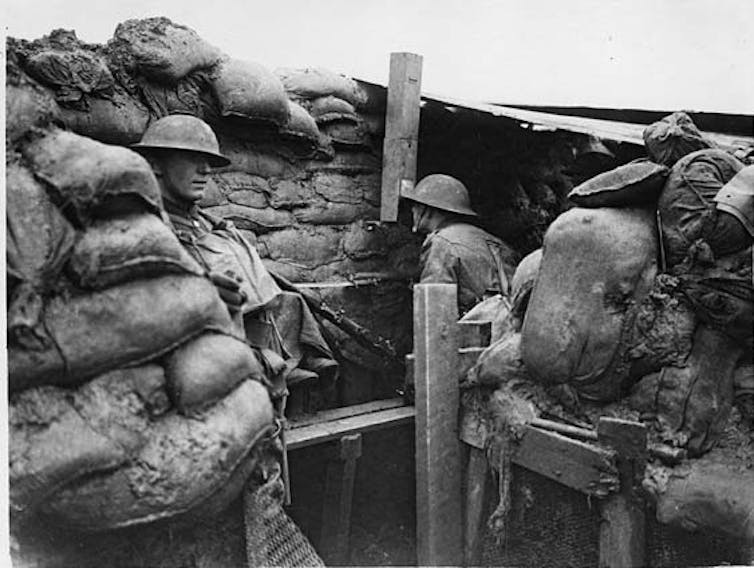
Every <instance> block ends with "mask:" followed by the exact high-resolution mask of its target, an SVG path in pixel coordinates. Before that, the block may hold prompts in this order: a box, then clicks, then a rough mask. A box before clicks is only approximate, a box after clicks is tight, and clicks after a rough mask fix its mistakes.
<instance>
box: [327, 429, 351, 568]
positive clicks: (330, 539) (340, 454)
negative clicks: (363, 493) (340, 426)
mask: <svg viewBox="0 0 754 568" xmlns="http://www.w3.org/2000/svg"><path fill="white" fill-rule="evenodd" d="M360 457H361V434H351V435H347V436H343V437H342V438H341V439H340V441H339V442H338V448H337V455H336V456H335V457H334V459H332V460H331V461H330V463H328V464H327V475H326V478H325V496H324V503H323V507H322V532H321V535H320V542H319V550H320V553H321V554H322V558H323V560H325V562H327V563H328V564H334V565H342V564H348V561H349V558H348V557H349V553H350V548H349V541H350V537H351V504H352V502H353V482H354V478H355V477H356V461H357V460H358V459H359V458H360Z"/></svg>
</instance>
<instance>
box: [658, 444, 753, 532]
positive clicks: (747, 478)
mask: <svg viewBox="0 0 754 568" xmlns="http://www.w3.org/2000/svg"><path fill="white" fill-rule="evenodd" d="M643 487H644V488H645V489H646V491H647V493H648V494H649V495H651V496H652V498H653V500H654V501H655V502H656V511H657V513H656V515H657V520H658V521H660V522H661V523H663V524H667V525H671V526H675V527H679V528H682V529H684V530H687V531H694V532H697V531H699V532H704V533H709V532H711V533H717V534H724V535H728V536H732V537H734V538H737V539H741V541H742V542H744V543H749V544H750V543H752V542H754V471H752V470H751V469H750V468H748V467H746V465H745V464H742V463H740V462H737V461H736V460H733V459H730V458H728V459H718V458H717V456H715V455H714V453H711V454H709V455H708V456H704V457H703V458H700V459H695V460H689V461H687V462H685V463H683V464H682V465H680V466H678V467H675V468H673V469H668V468H650V469H649V470H648V472H647V474H646V475H645V479H644V482H643Z"/></svg>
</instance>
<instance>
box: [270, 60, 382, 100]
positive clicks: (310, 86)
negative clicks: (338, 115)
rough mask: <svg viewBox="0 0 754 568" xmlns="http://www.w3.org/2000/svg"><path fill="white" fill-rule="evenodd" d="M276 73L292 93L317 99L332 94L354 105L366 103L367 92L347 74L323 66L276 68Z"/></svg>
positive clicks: (286, 89) (286, 88)
mask: <svg viewBox="0 0 754 568" xmlns="http://www.w3.org/2000/svg"><path fill="white" fill-rule="evenodd" d="M275 74H276V75H277V76H278V77H279V78H280V81H281V82H282V83H283V86H284V87H285V91H286V92H287V93H290V94H291V95H293V96H295V97H299V98H303V99H317V98H320V97H326V96H328V95H332V96H334V97H337V98H339V99H343V100H345V101H348V102H349V103H351V104H352V105H354V106H358V105H360V104H364V103H365V102H366V100H367V96H366V92H365V91H364V90H363V89H362V88H361V87H359V84H358V83H357V82H356V81H354V80H353V79H351V78H350V77H346V76H345V75H341V74H339V73H334V72H333V71H330V70H328V69H323V68H321V67H316V68H315V67H306V68H304V69H288V68H284V67H281V68H278V69H275Z"/></svg>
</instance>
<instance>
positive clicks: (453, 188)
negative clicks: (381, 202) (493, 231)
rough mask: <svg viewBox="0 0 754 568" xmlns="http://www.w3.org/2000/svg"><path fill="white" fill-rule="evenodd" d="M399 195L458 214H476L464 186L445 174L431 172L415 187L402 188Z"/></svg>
mask: <svg viewBox="0 0 754 568" xmlns="http://www.w3.org/2000/svg"><path fill="white" fill-rule="evenodd" d="M401 197H403V198H404V199H410V200H411V201H416V202H417V203H423V204H424V205H429V206H430V207H435V208H437V209H442V210H443V211H450V212H451V213H458V214H459V215H469V216H472V217H477V216H478V215H477V214H476V213H475V212H474V210H473V209H472V208H471V204H470V203H469V192H468V191H466V186H465V185H463V184H462V183H461V182H460V181H458V180H457V179H456V178H454V177H451V176H449V175H445V174H432V175H429V176H427V177H425V178H422V180H421V181H420V182H419V183H417V184H416V186H415V187H413V188H411V189H404V190H403V191H402V192H401Z"/></svg>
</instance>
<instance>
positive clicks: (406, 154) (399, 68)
mask: <svg viewBox="0 0 754 568" xmlns="http://www.w3.org/2000/svg"><path fill="white" fill-rule="evenodd" d="M421 75H422V57H421V55H416V54H414V53H391V54H390V79H389V83H388V91H387V109H386V111H385V141H384V144H383V150H382V193H381V205H380V221H397V220H398V200H399V198H400V192H401V186H404V187H412V186H413V184H414V182H415V181H416V157H417V152H418V140H419V115H420V110H421V107H420V103H421Z"/></svg>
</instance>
